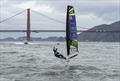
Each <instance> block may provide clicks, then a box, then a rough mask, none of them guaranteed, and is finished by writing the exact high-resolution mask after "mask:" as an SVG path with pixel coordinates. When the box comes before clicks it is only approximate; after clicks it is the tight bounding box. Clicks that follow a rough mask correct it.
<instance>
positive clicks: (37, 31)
mask: <svg viewBox="0 0 120 81" xmlns="http://www.w3.org/2000/svg"><path fill="white" fill-rule="evenodd" d="M0 32H27V30H0ZM31 32H36V33H39V32H66V30H31ZM77 32H119V33H120V31H108V30H107V31H105V30H96V31H94V30H87V31H86V30H77Z"/></svg>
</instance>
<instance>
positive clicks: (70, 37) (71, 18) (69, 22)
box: [66, 6, 78, 56]
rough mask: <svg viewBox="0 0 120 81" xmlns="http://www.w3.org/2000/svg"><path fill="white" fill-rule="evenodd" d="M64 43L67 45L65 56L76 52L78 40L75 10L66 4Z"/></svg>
mask: <svg viewBox="0 0 120 81" xmlns="http://www.w3.org/2000/svg"><path fill="white" fill-rule="evenodd" d="M66 45H67V56H69V55H72V54H74V53H75V52H78V41H77V27H76V18H75V11H74V8H73V6H67V18H66Z"/></svg>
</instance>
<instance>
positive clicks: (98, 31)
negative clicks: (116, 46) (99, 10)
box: [78, 21, 120, 42]
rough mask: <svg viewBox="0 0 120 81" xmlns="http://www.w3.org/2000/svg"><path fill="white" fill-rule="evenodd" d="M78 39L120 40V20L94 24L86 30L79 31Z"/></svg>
mask: <svg viewBox="0 0 120 81" xmlns="http://www.w3.org/2000/svg"><path fill="white" fill-rule="evenodd" d="M89 31H94V32H89ZM78 40H79V41H89V42H120V21H118V22H115V23H112V24H109V25H107V24H103V25H99V26H95V27H93V28H91V29H89V30H87V31H86V32H82V33H80V34H79V35H78Z"/></svg>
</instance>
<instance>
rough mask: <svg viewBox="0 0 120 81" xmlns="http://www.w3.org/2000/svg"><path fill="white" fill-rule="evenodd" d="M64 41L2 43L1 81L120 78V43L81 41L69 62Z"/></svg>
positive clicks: (104, 80)
mask: <svg viewBox="0 0 120 81" xmlns="http://www.w3.org/2000/svg"><path fill="white" fill-rule="evenodd" d="M54 46H56V47H58V48H59V51H60V52H61V53H62V54H64V55H66V46H65V43H64V42H60V43H59V44H58V45H57V42H37V43H30V44H28V45H24V44H23V43H22V42H1V43H0V81H120V43H107V42H106V43H102V42H101V43H93V42H91V43H90V42H79V55H78V56H77V57H75V58H73V59H71V60H70V62H69V64H67V63H66V61H64V60H60V59H58V58H56V57H55V56H54V54H53V51H52V49H53V47H54Z"/></svg>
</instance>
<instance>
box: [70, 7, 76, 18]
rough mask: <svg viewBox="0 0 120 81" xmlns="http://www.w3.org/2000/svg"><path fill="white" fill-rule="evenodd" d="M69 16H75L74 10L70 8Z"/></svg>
mask: <svg viewBox="0 0 120 81" xmlns="http://www.w3.org/2000/svg"><path fill="white" fill-rule="evenodd" d="M69 15H70V16H74V15H75V12H74V9H73V8H71V9H70V10H69Z"/></svg>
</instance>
